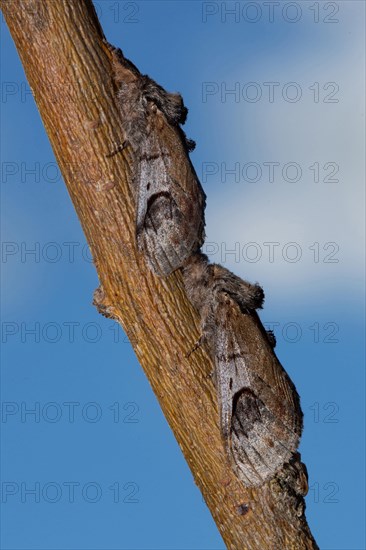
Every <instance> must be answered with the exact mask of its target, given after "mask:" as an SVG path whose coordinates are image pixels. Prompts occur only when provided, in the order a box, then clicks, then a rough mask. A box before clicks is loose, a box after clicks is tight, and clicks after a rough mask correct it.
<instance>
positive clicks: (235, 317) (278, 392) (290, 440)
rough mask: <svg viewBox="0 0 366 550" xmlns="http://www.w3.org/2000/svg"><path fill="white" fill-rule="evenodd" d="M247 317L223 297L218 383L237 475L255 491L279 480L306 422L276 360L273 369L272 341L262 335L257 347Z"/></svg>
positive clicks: (224, 427)
mask: <svg viewBox="0 0 366 550" xmlns="http://www.w3.org/2000/svg"><path fill="white" fill-rule="evenodd" d="M244 316H245V314H243V313H242V312H241V311H240V308H239V307H238V306H237V304H236V303H235V302H234V301H233V300H232V299H230V298H229V297H228V296H226V295H224V294H222V295H221V296H220V297H218V304H217V309H216V320H217V328H216V331H217V334H216V380H217V386H218V396H219V409H220V422H221V431H222V435H223V439H224V444H225V448H226V452H227V454H228V457H229V460H230V462H231V464H232V465H233V467H234V469H235V471H236V472H237V475H238V476H239V478H240V479H241V480H242V481H243V482H244V483H245V484H246V485H248V486H253V485H261V484H262V483H264V482H265V481H266V480H268V479H269V478H271V477H273V475H274V474H275V473H276V471H278V470H279V469H280V468H281V467H282V465H283V464H284V463H286V462H288V460H289V459H290V458H291V455H292V453H293V452H294V451H295V450H296V449H297V446H298V444H299V438H300V434H301V428H302V416H301V409H300V405H299V400H298V395H297V393H296V389H295V388H294V386H293V384H292V382H291V381H290V379H289V378H288V376H287V374H286V373H285V371H284V370H283V368H282V367H281V365H280V363H279V362H278V360H277V358H276V357H275V355H274V354H272V355H273V358H272V359H271V362H270V364H269V365H268V353H269V350H268V349H266V347H267V346H269V344H268V342H267V340H266V337H265V336H264V335H262V333H261V331H260V330H258V333H257V335H256V337H255V340H254V341H251V342H247V341H246V338H245V333H244V330H243V321H244V320H245V319H244ZM263 340H264V342H263ZM263 348H264V350H263ZM265 357H266V358H267V359H266V360H265Z"/></svg>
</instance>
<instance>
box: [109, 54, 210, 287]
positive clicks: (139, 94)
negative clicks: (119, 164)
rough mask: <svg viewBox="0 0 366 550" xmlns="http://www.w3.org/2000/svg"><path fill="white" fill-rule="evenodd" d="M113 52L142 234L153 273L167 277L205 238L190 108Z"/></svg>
mask: <svg viewBox="0 0 366 550" xmlns="http://www.w3.org/2000/svg"><path fill="white" fill-rule="evenodd" d="M107 46H108V49H109V50H110V51H111V53H112V61H113V68H114V74H115V81H116V83H117V85H118V94H117V96H118V101H119V108H120V112H121V119H122V127H123V130H124V133H125V141H124V142H123V144H122V146H121V147H120V148H119V150H121V149H122V148H124V147H126V146H131V148H132V150H133V154H134V158H135V174H134V182H133V188H134V195H135V203H136V238H137V245H138V248H139V250H140V251H141V252H142V253H143V254H144V255H145V258H146V260H147V262H148V264H149V266H150V268H151V269H152V271H153V272H154V273H155V274H156V275H159V276H167V275H169V274H170V273H172V272H173V271H175V270H176V269H178V268H180V267H182V265H183V264H184V263H185V261H186V260H187V259H188V258H189V256H190V255H191V254H192V253H193V252H195V251H197V250H199V248H200V247H201V245H202V244H203V242H204V239H205V234H204V225H205V221H204V209H205V199H206V196H205V194H204V192H203V189H202V187H201V184H200V182H199V180H198V178H197V175H196V173H195V170H194V168H193V166H192V163H191V161H190V159H189V156H188V153H189V151H190V150H192V149H193V147H194V142H192V141H190V140H187V138H186V136H185V134H184V132H183V130H182V129H181V127H180V124H184V122H185V119H186V116H187V109H186V107H185V106H184V104H183V99H182V97H181V96H180V95H179V94H172V93H168V92H167V91H166V90H164V88H162V87H161V86H160V85H159V84H157V83H156V82H155V81H154V80H152V79H151V78H150V77H148V76H146V75H142V74H141V73H140V72H139V70H138V69H137V68H136V67H135V65H134V64H133V63H131V61H129V60H128V59H126V58H125V57H124V56H123V53H122V51H121V50H119V49H116V48H114V47H113V46H111V45H109V44H107Z"/></svg>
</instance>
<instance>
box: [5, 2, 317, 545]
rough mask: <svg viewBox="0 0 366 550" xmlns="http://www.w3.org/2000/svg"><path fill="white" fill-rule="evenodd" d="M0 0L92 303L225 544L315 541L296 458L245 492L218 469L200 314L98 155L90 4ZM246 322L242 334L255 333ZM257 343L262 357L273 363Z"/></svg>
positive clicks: (97, 75) (95, 25) (107, 112)
mask: <svg viewBox="0 0 366 550" xmlns="http://www.w3.org/2000/svg"><path fill="white" fill-rule="evenodd" d="M1 7H2V10H3V13H4V17H5V20H6V22H7V24H8V26H9V29H10V32H11V34H12V37H13V39H14V42H15V45H16V47H17V50H18V53H19V56H20V58H21V61H22V63H23V66H24V69H25V73H26V76H27V78H28V81H29V84H30V87H31V89H32V91H33V94H34V97H35V100H36V103H37V106H38V109H39V111H40V114H41V117H42V120H43V123H44V126H45V128H46V131H47V133H48V136H49V139H50V141H51V144H52V147H53V150H54V153H55V155H56V158H57V161H58V164H59V166H60V169H61V171H62V174H63V177H64V180H65V182H66V184H67V187H68V191H69V193H70V196H71V199H72V201H73V203H74V206H75V209H76V212H77V214H78V216H79V219H80V222H81V224H82V227H83V230H84V232H85V235H86V238H87V240H88V243H89V245H90V248H91V251H92V254H93V258H94V263H95V266H96V269H97V272H98V276H99V280H100V287H99V289H98V290H97V291H96V294H95V303H96V304H97V306H98V308H99V310H100V311H101V312H102V313H104V314H105V315H107V316H110V317H112V318H114V319H116V320H118V322H120V323H121V325H122V326H123V328H124V330H125V332H126V333H127V335H128V336H129V338H130V340H131V342H133V346H134V350H135V352H136V355H137V357H138V359H139V361H140V363H141V365H142V367H143V368H144V370H145V373H146V375H147V377H148V379H149V381H150V383H151V386H152V388H153V390H154V392H155V394H156V396H157V398H158V399H159V402H160V405H161V407H162V409H163V412H164V414H165V417H166V419H167V421H168V422H169V425H170V427H171V428H172V430H173V432H174V435H175V437H176V439H177V441H178V443H179V445H180V447H181V449H182V451H183V454H184V456H185V458H186V460H187V462H188V465H189V467H190V468H191V471H192V474H193V476H194V479H195V482H196V483H197V485H198V487H199V488H200V490H201V492H202V494H203V496H204V498H205V501H206V503H207V505H208V507H209V508H210V511H211V513H212V516H213V518H214V520H215V522H216V524H217V526H218V528H219V530H220V533H221V535H222V537H223V539H224V541H225V543H226V546H227V548H229V549H247V550H254V549H256V550H265V549H269V550H290V549H296V550H297V549H299V550H300V549H314V548H317V545H316V543H315V541H314V539H313V537H312V535H311V533H310V530H309V527H308V525H307V523H306V519H305V516H304V500H303V496H302V495H303V494H305V493H306V490H307V476H306V470H305V467H304V466H303V465H302V463H301V461H300V456H299V455H296V456H294V459H293V461H292V463H291V464H288V465H286V466H285V467H284V468H283V470H282V471H281V472H280V474H278V475H277V476H276V477H275V478H274V479H272V480H271V481H270V482H268V483H266V484H265V485H263V486H262V487H260V488H256V489H247V488H245V487H244V486H243V484H242V483H241V482H240V481H239V480H238V479H237V478H236V477H235V475H234V473H233V472H232V470H231V469H230V467H229V466H228V464H227V461H226V459H225V455H224V449H223V445H222V442H221V438H220V431H219V425H218V422H219V421H218V411H217V404H216V394H215V388H214V384H213V381H212V378H211V376H210V373H211V372H212V370H213V365H212V363H211V361H210V359H209V356H208V354H207V352H206V350H205V348H204V346H203V347H201V348H200V349H199V350H197V352H195V353H193V354H191V355H190V356H189V358H187V352H188V351H189V350H191V349H192V348H193V346H194V343H195V342H196V341H197V339H198V337H199V329H198V327H199V319H198V314H197V313H196V312H195V311H194V310H193V308H192V307H191V305H190V303H189V302H188V300H187V298H186V296H185V292H184V287H183V283H182V277H181V273H179V272H175V273H174V274H173V275H171V276H169V277H167V278H161V279H159V278H157V277H155V276H153V275H152V273H151V272H150V271H149V270H148V268H147V266H146V263H145V261H144V259H143V258H142V257H141V256H140V255H139V254H138V252H137V250H136V245H135V231H134V219H135V214H134V205H133V200H132V194H131V191H130V189H129V184H128V181H129V179H130V176H131V170H132V158H131V152H130V151H129V150H128V148H126V149H125V150H124V151H123V152H122V153H120V154H119V155H116V156H113V157H111V158H107V155H108V153H110V152H111V151H112V150H113V149H114V148H115V146H116V144H119V143H121V140H122V138H123V134H122V131H121V125H120V113H119V111H118V107H117V102H116V97H115V92H116V88H115V84H114V82H113V74H112V69H111V57H110V54H109V52H108V50H107V49H106V48H105V46H104V45H103V42H102V39H103V32H102V29H101V27H100V25H99V22H98V20H97V17H96V15H95V12H94V8H93V6H92V4H91V2H90V1H89V0H77V1H74V0H58V1H49V0H47V1H45V0H2V1H1ZM122 46H123V45H122ZM173 155H174V152H172V156H173ZM245 319H246V320H245V323H246V328H245V330H246V331H247V340H248V342H251V341H252V340H253V341H254V340H255V338H252V336H253V334H254V333H255V334H257V331H258V330H260V329H259V328H258V325H257V322H256V321H255V319H254V318H253V317H251V316H245ZM266 349H267V351H266V352H264V351H263V356H264V358H265V360H267V359H266V357H268V361H270V360H271V357H272V360H273V356H270V355H269V353H272V352H269V351H268V346H266ZM162 528H163V526H162Z"/></svg>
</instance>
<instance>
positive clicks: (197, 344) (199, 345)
mask: <svg viewBox="0 0 366 550" xmlns="http://www.w3.org/2000/svg"><path fill="white" fill-rule="evenodd" d="M205 340H206V336H205V335H204V334H201V336H200V337H199V338H198V340H197V342H196V343H195V344H194V346H193V348H192V349H191V351H189V352H188V353H187V354H186V359H188V358H189V357H190V356H191V355H192V353H194V352H195V351H197V350H198V348H200V347H201V346H202V344H204V342H205Z"/></svg>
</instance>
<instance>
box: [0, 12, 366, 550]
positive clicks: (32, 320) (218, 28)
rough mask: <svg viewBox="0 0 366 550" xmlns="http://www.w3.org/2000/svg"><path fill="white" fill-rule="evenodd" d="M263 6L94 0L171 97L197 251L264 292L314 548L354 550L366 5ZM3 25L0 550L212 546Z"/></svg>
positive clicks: (360, 448)
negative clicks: (193, 186) (195, 185)
mask: <svg viewBox="0 0 366 550" xmlns="http://www.w3.org/2000/svg"><path fill="white" fill-rule="evenodd" d="M274 4H276V3H273V4H271V5H272V8H271V10H272V9H273V11H269V9H270V8H269V6H268V3H267V4H266V3H256V4H254V3H253V2H236V3H235V2H223V3H222V2H202V3H201V2H174V1H172V2H170V1H166V2H154V1H150V2H115V1H102V2H97V3H96V6H97V9H98V13H99V16H100V20H101V23H102V26H103V28H104V31H105V34H106V36H107V38H108V39H109V40H110V42H112V43H113V44H115V45H117V46H120V47H121V48H122V49H123V50H124V52H125V55H126V56H127V57H129V58H131V59H132V60H133V61H134V63H135V64H136V65H137V66H138V67H139V68H140V70H141V71H142V72H146V73H148V74H150V75H151V76H152V77H153V78H155V79H156V80H157V81H158V82H159V83H160V84H162V85H163V86H165V87H166V88H167V89H168V90H171V91H174V90H179V91H180V92H181V93H182V94H183V97H184V99H185V103H186V105H187V106H188V107H189V118H188V121H187V124H186V132H187V134H188V136H189V137H192V138H193V139H195V140H196V141H197V148H196V150H195V151H194V153H193V154H192V159H193V162H194V165H195V167H196V170H197V173H198V175H199V176H200V178H201V181H202V183H203V186H204V188H205V191H206V194H207V203H208V204H207V210H206V219H207V230H206V233H207V240H206V245H205V250H206V252H207V253H209V254H210V256H211V258H212V260H213V261H216V262H220V263H223V264H224V265H225V266H226V267H228V268H230V269H232V270H233V271H235V273H237V274H238V275H240V276H242V277H245V278H248V279H249V280H252V281H259V282H260V283H261V284H262V285H263V286H264V289H265V292H266V304H265V308H264V310H263V311H262V312H261V318H262V320H263V322H264V323H265V324H267V325H268V326H270V325H272V326H273V328H274V331H275V333H276V336H277V341H278V347H277V353H278V356H279V358H280V360H281V362H282V363H283V365H284V366H285V368H286V369H287V370H288V372H289V374H290V375H291V377H292V379H293V380H294V382H295V384H296V386H297V388H298V390H299V393H300V395H301V399H302V407H303V410H304V414H305V430H304V435H303V438H302V443H301V448H300V450H301V452H302V456H303V460H304V461H305V462H306V464H307V467H308V470H309V484H310V491H309V495H308V496H307V499H306V501H307V517H308V519H309V523H310V526H311V528H312V531H313V533H314V535H315V537H316V539H317V541H318V544H319V546H320V547H321V548H322V550H362V549H364V548H365V547H366V546H365V539H364V533H363V528H362V525H363V523H364V522H363V514H364V418H365V411H364V307H363V301H364V286H363V279H364V245H365V243H364V210H363V209H364V150H365V142H364V92H365V90H364V42H365V40H364V38H365V37H364V3H363V2H353V1H347V2H301V3H300V2H293V3H283V2H281V3H280V4H279V5H278V6H277V4H276V5H274ZM233 8H234V9H236V10H237V11H236V12H235V13H234V14H231V15H230V14H229V13H228V11H229V10H230V9H233ZM0 29H1V89H2V97H1V120H2V125H1V158H2V160H1V168H2V181H1V191H2V195H1V196H2V213H1V222H2V264H1V268H2V282H3V285H2V286H3V294H2V308H1V321H2V388H1V391H2V394H1V398H2V416H1V430H2V456H1V459H2V462H1V466H2V472H1V473H2V476H1V482H2V486H1V489H2V515H1V522H2V524H1V548H3V549H8V550H15V549H17V550H20V549H27V550H29V549H42V550H43V549H44V550H46V549H48V550H51V549H52V550H53V549H65V550H66V549H68V550H71V549H75V550H81V549H87V550H97V549H98V550H99V549H107V548H108V549H113V550H116V549H121V550H122V549H136V550H137V549H139V550H140V549H146V550H148V549H159V550H160V549H162V550H163V549H186V550H193V549H202V550H203V549H204V550H218V549H222V548H224V544H223V542H222V539H221V537H220V535H219V533H218V531H217V529H216V527H215V524H214V522H213V520H212V518H211V516H210V513H209V511H208V509H207V507H206V505H205V504H204V502H203V500H202V497H201V495H200V493H199V491H198V489H197V488H196V486H195V484H194V481H193V478H192V475H191V473H190V471H189V469H188V467H187V465H186V463H185V461H184V459H183V457H182V454H181V451H180V449H179V446H178V445H177V443H176V441H175V439H174V437H173V435H172V433H171V431H170V429H169V427H168V425H167V423H166V421H165V418H164V417H163V415H162V412H161V411H160V408H159V405H158V402H157V401H156V399H155V397H154V395H153V393H152V390H151V388H150V386H149V383H148V381H147V380H146V378H145V376H144V373H143V372H142V369H141V367H140V366H139V364H138V362H137V360H136V358H135V356H134V353H133V350H132V347H131V345H130V344H129V342H128V341H127V338H126V336H125V335H124V333H123V331H122V330H121V329H120V328H118V326H117V325H115V324H114V323H113V322H112V321H111V320H107V319H105V318H103V317H101V316H100V315H98V314H97V312H96V310H95V308H94V307H93V306H92V305H91V301H92V294H93V291H94V289H95V288H96V287H97V286H98V280H97V276H96V272H95V269H94V266H93V264H92V262H91V258H90V253H89V252H88V248H87V245H86V242H85V238H84V235H83V234H82V231H81V229H80V225H79V222H78V219H77V216H76V214H75V212H74V209H73V206H72V204H71V201H70V198H69V196H68V194H67V191H66V188H65V185H64V183H63V181H62V178H61V176H60V173H59V171H58V168H57V165H56V163H55V159H54V156H53V153H52V150H51V147H50V145H49V142H48V139H47V136H46V134H45V131H44V128H43V125H42V122H41V120H40V117H39V115H38V112H37V109H36V106H35V104H34V101H33V99H32V96H31V94H30V93H29V88H28V85H27V83H26V80H25V77H24V72H23V70H22V67H21V64H20V62H19V59H18V56H17V54H16V51H15V48H14V45H13V42H12V40H11V38H10V36H9V33H8V31H7V28H6V25H5V23H4V21H3V20H2V21H1V27H0ZM230 171H231V172H230ZM30 410H33V411H34V413H33V414H32V413H30V412H29V411H30ZM27 411H28V413H27ZM32 490H33V493H32ZM19 525H21V526H22V528H21V529H20V528H19Z"/></svg>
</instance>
